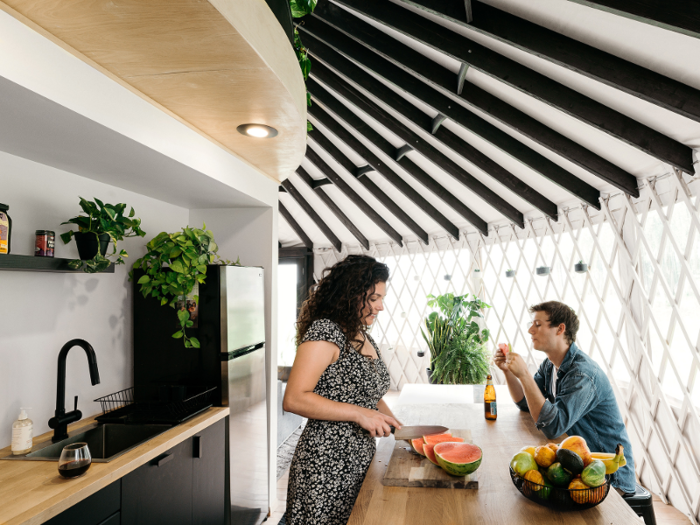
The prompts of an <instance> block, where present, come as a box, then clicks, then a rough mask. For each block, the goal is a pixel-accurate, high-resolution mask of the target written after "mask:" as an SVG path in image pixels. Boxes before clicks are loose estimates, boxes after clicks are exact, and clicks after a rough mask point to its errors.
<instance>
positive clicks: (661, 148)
mask: <svg viewBox="0 0 700 525" xmlns="http://www.w3.org/2000/svg"><path fill="white" fill-rule="evenodd" d="M336 1H337V3H339V4H342V5H345V6H347V7H350V8H353V9H357V10H358V11H360V12H361V13H363V14H364V15H366V16H369V17H370V18H372V19H374V20H376V21H377V22H379V23H382V24H384V25H387V26H389V27H391V28H393V29H395V30H396V31H399V32H400V33H402V34H404V35H406V36H409V37H411V38H413V39H415V40H417V41H418V42H422V43H423V44H425V45H427V46H429V47H432V48H434V49H436V50H438V51H440V52H442V53H444V54H446V55H448V56H450V57H452V58H454V59H455V60H460V61H463V62H466V63H467V64H469V66H470V67H474V68H476V69H478V70H479V71H481V72H483V73H485V74H487V75H489V76H491V77H493V78H496V79H498V80H499V81H501V82H503V83H505V84H507V85H509V86H511V87H513V88H515V89H517V90H519V91H521V92H523V93H525V94H527V95H529V96H531V97H534V98H536V99H538V100H540V101H541V102H544V103H545V104H547V105H549V106H551V107H553V108H556V109H558V110H559V111H562V112H564V113H566V114H568V115H571V116H572V117H574V118H576V119H578V120H580V121H581V122H585V123H586V124H588V125H590V126H592V127H594V128H596V129H598V130H600V131H603V132H605V133H607V134H609V135H611V136H613V137H615V138H617V139H619V140H621V141H623V142H625V143H627V144H629V145H630V146H633V147H635V148H637V149H639V150H640V151H643V152H644V153H647V154H648V155H651V156H653V157H655V158H657V159H659V160H661V161H663V162H666V163H668V164H670V165H671V166H674V167H676V168H678V169H681V170H683V171H688V170H690V171H689V173H694V170H693V169H692V149H691V148H688V147H687V146H685V145H683V144H681V143H680V142H677V141H675V140H673V139H671V138H670V137H667V136H665V135H663V134H662V133H659V132H658V131H656V130H653V129H651V128H649V127H648V126H645V125H643V124H641V123H639V122H637V121H635V120H633V119H631V118H629V117H627V116H626V115H623V114H622V113H619V112H617V111H615V110H613V109H611V108H609V107H607V106H606V105H604V104H601V103H600V102H597V101H595V100H593V99H591V98H589V97H587V96H585V95H582V94H581V93H579V92H578V91H575V90H573V89H571V88H568V87H566V86H564V85H563V84H559V83H558V82H556V81H554V80H551V79H550V78H548V77H546V76H545V75H542V74H540V73H537V72H536V71H534V70H532V69H529V68H527V67H525V66H523V65H521V64H519V63H518V62H516V61H514V60H511V59H509V58H507V57H505V56H503V55H499V54H498V53H496V52H495V51H492V50H490V49H489V48H487V47H485V46H482V45H480V44H478V43H476V42H475V41H473V40H470V39H468V38H466V37H464V36H462V35H460V34H458V33H455V32H453V31H450V30H449V29H447V28H445V27H444V26H441V25H440V24H438V23H436V22H432V21H431V20H428V19H426V18H425V17H423V16H420V15H418V14H416V13H413V12H411V11H409V10H407V9H405V8H402V7H400V6H399V5H397V4H394V3H391V2H377V1H375V0H336ZM350 31H351V30H350V29H348V32H350ZM461 96H462V97H464V98H465V99H467V100H470V94H469V90H468V89H467V86H466V85H465V87H464V90H463V91H462V95H461ZM501 103H502V104H503V102H501ZM494 116H495V115H494Z"/></svg>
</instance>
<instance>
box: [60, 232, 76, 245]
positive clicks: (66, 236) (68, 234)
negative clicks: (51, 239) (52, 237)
mask: <svg viewBox="0 0 700 525" xmlns="http://www.w3.org/2000/svg"><path fill="white" fill-rule="evenodd" d="M74 233H75V232H74V231H73V230H71V231H69V232H66V233H62V234H61V240H62V241H63V244H68V243H69V242H70V240H71V239H72V238H73V234H74Z"/></svg>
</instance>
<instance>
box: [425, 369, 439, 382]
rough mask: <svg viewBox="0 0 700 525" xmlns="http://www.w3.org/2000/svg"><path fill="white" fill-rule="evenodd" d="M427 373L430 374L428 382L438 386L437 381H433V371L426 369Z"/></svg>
mask: <svg viewBox="0 0 700 525" xmlns="http://www.w3.org/2000/svg"><path fill="white" fill-rule="evenodd" d="M425 372H426V373H427V374H428V382H429V383H430V384H431V385H437V384H438V383H437V382H436V381H433V371H432V370H431V369H430V368H426V369H425Z"/></svg>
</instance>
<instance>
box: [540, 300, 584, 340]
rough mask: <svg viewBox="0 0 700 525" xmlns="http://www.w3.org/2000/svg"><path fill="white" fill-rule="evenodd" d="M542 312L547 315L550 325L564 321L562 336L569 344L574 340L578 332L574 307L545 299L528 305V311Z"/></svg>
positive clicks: (557, 324)
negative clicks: (564, 328) (542, 301)
mask: <svg viewBox="0 0 700 525" xmlns="http://www.w3.org/2000/svg"><path fill="white" fill-rule="evenodd" d="M535 312H544V313H546V314H547V316H548V317H549V324H550V325H551V326H559V325H560V324H562V323H564V324H565V325H566V331H565V332H564V337H565V338H566V341H567V342H568V343H569V344H571V343H573V342H574V341H576V333H577V332H578V327H579V322H578V316H577V315H576V312H574V309H573V308H571V307H570V306H568V305H565V304H564V303H560V302H559V301H546V302H544V303H540V304H535V305H533V306H531V307H530V313H531V314H534V313H535Z"/></svg>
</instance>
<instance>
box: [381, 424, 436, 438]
mask: <svg viewBox="0 0 700 525" xmlns="http://www.w3.org/2000/svg"><path fill="white" fill-rule="evenodd" d="M444 432H447V427H441V426H437V425H420V426H403V427H401V428H398V429H397V428H394V427H391V433H392V434H394V439H418V438H421V437H423V436H429V435H431V434H442V433H444Z"/></svg>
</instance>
